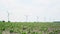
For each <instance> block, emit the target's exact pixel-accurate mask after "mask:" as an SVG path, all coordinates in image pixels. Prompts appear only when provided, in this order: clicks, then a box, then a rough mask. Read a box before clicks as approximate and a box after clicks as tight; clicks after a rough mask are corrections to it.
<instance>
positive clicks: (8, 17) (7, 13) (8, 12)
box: [7, 11, 10, 22]
mask: <svg viewBox="0 0 60 34" xmlns="http://www.w3.org/2000/svg"><path fill="white" fill-rule="evenodd" d="M7 15H8V16H7V17H8V22H10V21H9V12H8V11H7Z"/></svg>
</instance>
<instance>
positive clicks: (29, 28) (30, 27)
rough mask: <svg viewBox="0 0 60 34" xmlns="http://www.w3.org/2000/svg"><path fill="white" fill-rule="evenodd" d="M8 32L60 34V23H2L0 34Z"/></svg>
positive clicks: (0, 23) (0, 24) (18, 33)
mask: <svg viewBox="0 0 60 34" xmlns="http://www.w3.org/2000/svg"><path fill="white" fill-rule="evenodd" d="M7 30H8V31H9V32H10V33H17V34H60V23H49V22H47V23H42V22H40V23H37V22H34V23H31V22H27V23H26V22H24V23H22V22H16V23H13V22H10V23H8V22H0V34H2V33H3V31H7Z"/></svg>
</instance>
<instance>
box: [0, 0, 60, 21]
mask: <svg viewBox="0 0 60 34" xmlns="http://www.w3.org/2000/svg"><path fill="white" fill-rule="evenodd" d="M7 11H8V12H9V14H10V15H9V18H10V21H26V17H25V16H28V21H36V20H37V18H36V16H38V17H39V19H38V21H53V20H60V0H0V20H5V21H7V20H8V19H7V18H8V17H7Z"/></svg>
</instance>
